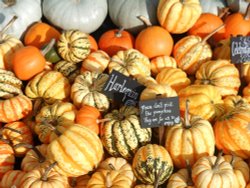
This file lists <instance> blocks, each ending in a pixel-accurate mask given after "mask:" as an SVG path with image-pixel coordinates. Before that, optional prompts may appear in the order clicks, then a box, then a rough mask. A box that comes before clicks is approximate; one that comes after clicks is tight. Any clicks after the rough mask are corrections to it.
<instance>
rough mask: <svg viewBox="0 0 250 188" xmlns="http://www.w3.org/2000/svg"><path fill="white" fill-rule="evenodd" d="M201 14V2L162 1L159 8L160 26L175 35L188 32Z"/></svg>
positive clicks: (184, 0) (194, 0)
mask: <svg viewBox="0 0 250 188" xmlns="http://www.w3.org/2000/svg"><path fill="white" fill-rule="evenodd" d="M201 13H202V7H201V5H200V1H199V0H160V1H159V4H158V7H157V18H158V21H159V23H160V25H161V26H162V27H164V28H165V29H166V30H168V31H169V32H170V33H174V34H180V33H185V32H186V31H188V30H189V29H190V28H191V27H192V26H193V25H194V24H195V22H196V21H197V20H198V18H199V17H200V15H201Z"/></svg>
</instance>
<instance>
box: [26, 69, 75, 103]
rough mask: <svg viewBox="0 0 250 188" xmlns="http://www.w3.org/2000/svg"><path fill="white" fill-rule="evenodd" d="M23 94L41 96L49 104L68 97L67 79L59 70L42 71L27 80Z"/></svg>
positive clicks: (68, 85)
mask: <svg viewBox="0 0 250 188" xmlns="http://www.w3.org/2000/svg"><path fill="white" fill-rule="evenodd" d="M25 94H26V96H28V97H29V98H31V99H37V98H42V99H44V100H45V101H46V102H47V103H49V104H51V103H54V102H55V101H56V100H63V99H66V98H68V97H69V95H70V84H69V80H68V79H67V78H66V77H64V76H63V74H62V73H60V72H57V71H43V72H41V73H39V74H37V75H36V76H35V77H34V78H32V79H31V80H30V81H29V82H28V84H27V85H26V87H25Z"/></svg>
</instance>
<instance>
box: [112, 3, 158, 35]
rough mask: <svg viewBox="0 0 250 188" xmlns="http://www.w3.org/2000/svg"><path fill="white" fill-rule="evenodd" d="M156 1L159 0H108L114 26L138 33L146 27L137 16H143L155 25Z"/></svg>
mask: <svg viewBox="0 0 250 188" xmlns="http://www.w3.org/2000/svg"><path fill="white" fill-rule="evenodd" d="M158 2H159V0H108V7H109V16H110V18H111V20H112V22H113V23H114V24H115V25H116V26H118V27H120V28H124V29H126V30H128V31H130V32H132V33H138V32H139V31H141V30H142V29H144V28H145V27H146V25H145V24H144V23H143V21H141V20H140V19H138V18H137V17H138V16H144V17H146V18H148V19H149V21H150V22H151V23H152V24H153V25H157V23H158V21H157V14H156V12H157V6H158Z"/></svg>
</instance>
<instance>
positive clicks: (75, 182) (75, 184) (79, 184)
mask: <svg viewBox="0 0 250 188" xmlns="http://www.w3.org/2000/svg"><path fill="white" fill-rule="evenodd" d="M89 179H90V175H83V176H78V177H69V178H68V181H69V185H70V188H87V184H88V182H89Z"/></svg>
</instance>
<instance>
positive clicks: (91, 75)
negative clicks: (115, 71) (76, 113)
mask: <svg viewBox="0 0 250 188" xmlns="http://www.w3.org/2000/svg"><path fill="white" fill-rule="evenodd" d="M107 80H108V75H107V74H98V73H96V72H90V71H86V72H84V73H82V74H81V75H78V76H77V77H76V78H75V82H74V83H73V85H72V87H71V99H72V100H73V103H74V105H75V106H76V107H77V108H80V107H81V106H82V105H89V106H93V107H96V108H97V109H98V110H100V111H106V110H107V109H108V108H109V100H108V98H107V96H106V95H104V94H103V93H101V92H102V89H103V87H104V84H105V83H106V81H107Z"/></svg>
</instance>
